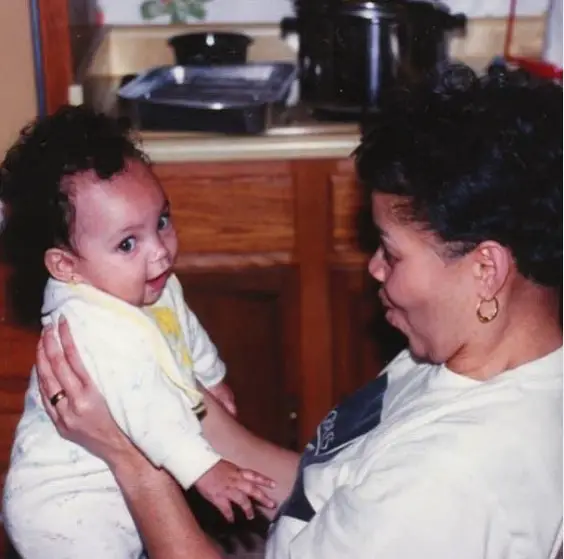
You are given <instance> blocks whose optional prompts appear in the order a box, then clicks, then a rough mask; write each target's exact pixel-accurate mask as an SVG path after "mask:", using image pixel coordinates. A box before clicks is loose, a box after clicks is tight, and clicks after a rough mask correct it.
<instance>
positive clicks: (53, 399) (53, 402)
mask: <svg viewBox="0 0 564 559" xmlns="http://www.w3.org/2000/svg"><path fill="white" fill-rule="evenodd" d="M66 397H67V393H66V392H65V391H64V390H59V392H57V393H55V394H53V396H51V398H49V402H51V405H52V406H53V407H54V406H56V405H57V404H58V403H59V402H60V401H61V400H62V399H63V398H66Z"/></svg>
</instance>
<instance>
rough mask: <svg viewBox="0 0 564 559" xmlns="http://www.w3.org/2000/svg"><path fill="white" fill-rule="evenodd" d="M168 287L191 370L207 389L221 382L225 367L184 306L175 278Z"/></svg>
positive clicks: (197, 321)
mask: <svg viewBox="0 0 564 559" xmlns="http://www.w3.org/2000/svg"><path fill="white" fill-rule="evenodd" d="M169 286H170V288H171V293H172V297H173V300H174V306H175V310H176V312H177V313H178V316H179V318H180V320H181V322H182V329H183V331H184V334H185V341H186V344H187V346H188V350H189V352H190V358H191V359H192V369H193V371H194V374H195V376H196V378H197V379H198V381H199V382H200V383H201V384H202V385H203V386H204V387H205V388H208V389H209V388H211V387H213V386H216V385H218V384H219V383H220V382H222V381H223V379H224V377H225V365H224V363H223V361H222V360H221V359H220V357H219V354H218V352H217V348H216V347H215V345H214V343H213V342H212V341H211V340H210V337H209V336H208V333H207V332H206V330H205V328H204V327H203V326H202V325H201V324H200V321H199V320H198V317H197V316H196V315H195V314H194V313H193V312H192V311H191V310H190V309H189V308H188V305H186V302H185V301H184V294H183V292H182V286H181V285H180V282H179V281H178V278H177V277H176V276H171V278H170V279H169Z"/></svg>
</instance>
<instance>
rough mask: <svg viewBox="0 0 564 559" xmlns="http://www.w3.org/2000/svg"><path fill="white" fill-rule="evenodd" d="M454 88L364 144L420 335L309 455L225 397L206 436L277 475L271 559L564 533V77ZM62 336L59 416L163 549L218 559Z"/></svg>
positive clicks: (406, 313) (360, 165) (395, 307)
mask: <svg viewBox="0 0 564 559" xmlns="http://www.w3.org/2000/svg"><path fill="white" fill-rule="evenodd" d="M438 83H439V85H435V87H433V88H431V87H422V88H421V89H420V90H417V91H412V92H411V93H405V94H402V95H398V97H396V99H395V101H394V103H393V104H390V105H389V106H388V107H387V108H386V110H385V111H383V112H382V114H381V115H380V116H379V117H378V122H377V123H376V126H375V128H374V130H373V131H372V132H371V133H370V134H369V135H367V136H366V137H365V138H364V139H363V141H362V145H361V147H360V148H359V150H358V151H357V154H356V158H357V170H358V174H359V177H360V180H361V182H362V184H363V185H364V187H365V188H366V190H367V193H368V194H370V197H371V202H372V214H373V219H374V223H375V225H376V227H377V229H378V231H379V232H380V236H381V243H380V246H379V247H378V249H377V250H376V252H375V254H374V255H373V257H372V259H371V260H370V264H369V270H370V273H371V274H372V276H373V277H374V278H375V279H376V280H377V281H378V282H380V283H381V289H380V298H381V300H382V303H383V305H384V307H385V308H386V309H387V311H386V318H387V320H388V321H389V322H390V323H391V324H392V325H393V326H395V327H396V328H398V329H399V330H400V331H401V332H402V333H403V334H405V336H406V337H407V339H408V341H409V349H408V350H405V351H403V352H402V353H400V354H399V355H398V356H397V357H396V358H395V359H394V360H393V361H392V362H391V363H390V364H389V365H388V366H387V367H386V369H385V370H384V371H383V372H382V373H381V374H380V375H378V376H377V377H376V378H375V379H374V380H373V381H372V382H370V383H369V384H368V385H367V386H366V387H365V388H364V389H362V390H360V391H359V392H357V393H356V394H354V395H352V396H351V397H350V398H349V399H347V400H346V401H345V402H343V404H341V406H339V407H337V408H336V409H335V410H333V411H331V412H330V413H329V414H328V415H327V417H326V418H325V420H324V421H323V422H322V423H321V424H320V426H319V428H318V430H317V436H316V437H315V439H314V440H313V441H312V443H310V444H309V445H308V446H307V447H306V449H305V451H304V454H303V456H302V458H301V460H300V462H299V465H298V466H297V467H296V460H295V458H294V457H293V456H292V455H291V454H290V453H287V452H285V451H282V450H280V449H277V448H276V447H273V446H272V445H269V444H268V443H265V442H264V441H261V440H259V439H257V438H256V437H254V436H253V435H251V434H250V433H248V432H247V431H245V430H244V429H242V428H241V427H240V426H238V425H237V424H236V423H235V422H234V420H232V419H231V418H229V417H228V416H227V414H225V413H222V411H221V409H219V407H218V406H217V405H215V404H214V402H213V400H212V399H211V398H209V399H208V400H209V401H208V416H207V417H206V418H205V419H204V421H203V428H204V432H205V433H206V437H207V438H208V440H209V441H211V442H212V444H213V445H217V447H218V450H219V452H221V453H222V454H223V455H224V456H227V457H229V459H231V460H232V461H234V462H237V463H240V464H242V465H245V466H249V467H252V468H254V469H256V470H258V471H262V472H264V473H265V474H267V475H270V476H271V477H272V478H273V479H276V480H277V481H278V485H277V489H276V490H277V495H275V496H276V497H278V499H279V500H280V502H282V505H281V506H280V507H279V509H278V513H277V517H276V519H275V521H274V523H273V525H272V529H271V532H270V536H269V541H268V548H267V557H268V558H270V559H287V558H292V559H294V558H298V559H313V558H314V557H315V558H318V557H322V558H323V559H334V558H335V559H337V558H349V557H362V558H368V557H374V558H378V559H397V558H402V559H403V558H405V559H409V558H411V557H423V558H431V557H432V558H433V559H452V558H453V557H456V558H457V559H478V558H481V559H500V558H507V559H517V558H525V557H527V558H537V557H538V558H542V559H545V558H547V557H551V556H552V554H553V553H554V551H555V550H556V549H557V548H558V547H559V540H560V538H561V526H562V329H561V317H560V293H561V285H562V174H561V173H562V128H561V124H560V123H561V121H562V89H561V87H559V86H557V85H555V84H552V83H546V82H535V81H534V80H532V79H529V78H527V77H526V76H525V75H523V74H522V73H519V72H510V71H508V70H506V69H499V68H497V69H495V70H493V69H492V70H491V72H490V74H489V75H488V76H486V77H484V78H481V79H477V78H476V76H474V74H473V73H472V72H471V71H470V70H469V69H468V68H466V67H451V68H447V69H446V71H445V72H444V73H443V74H442V75H441V76H440V80H439V82H438ZM61 335H62V339H63V342H64V345H65V347H66V355H67V358H66V359H65V357H64V354H63V353H61V352H60V350H59V349H58V347H57V344H56V342H55V339H54V335H53V333H52V332H48V333H46V335H45V336H44V339H43V345H42V346H40V349H39V358H38V363H39V365H40V367H39V368H40V378H41V382H42V391H43V397H44V403H45V405H46V407H47V409H48V411H49V413H50V415H51V418H52V419H53V421H54V422H55V424H56V425H57V426H58V428H59V429H60V430H61V432H62V433H63V435H64V436H66V437H68V438H71V439H73V440H75V441H76V442H78V444H81V445H84V446H85V447H86V448H88V449H89V450H91V451H92V452H94V453H95V454H97V455H99V456H100V457H101V458H102V459H104V460H105V461H106V462H107V463H108V464H109V465H110V466H111V468H112V471H113V472H114V474H115V476H116V478H117V480H118V482H119V484H120V486H121V488H122V491H123V493H124V496H125V498H126V500H127V502H128V505H129V507H130V509H131V512H132V514H133V516H134V517H135V518H136V521H137V523H138V526H139V530H140V532H141V533H142V535H143V537H144V539H145V542H146V544H147V547H148V551H149V554H150V555H151V557H153V558H159V557H167V558H168V559H171V558H174V557H189V556H194V557H208V556H209V557H215V555H214V553H215V552H214V550H213V549H212V548H208V549H206V545H208V544H207V543H206V542H205V540H204V539H202V537H201V535H199V532H198V530H197V528H196V527H195V526H194V522H193V520H192V518H191V517H190V515H189V512H188V511H187V509H186V507H185V506H184V505H183V502H182V497H181V495H180V492H179V490H178V489H177V488H176V487H175V486H174V484H172V483H171V482H170V480H169V479H168V478H166V476H165V475H164V474H163V473H162V472H157V471H154V470H153V469H152V467H151V466H150V465H149V464H148V462H147V461H146V460H145V459H144V458H143V457H142V456H141V455H140V454H139V453H138V452H137V451H136V450H135V448H134V447H133V446H132V445H131V444H130V443H129V442H128V441H127V439H126V438H125V437H124V436H123V435H122V434H121V433H120V432H119V430H118V429H117V427H116V426H115V424H114V423H113V422H112V421H111V419H110V418H109V414H108V413H107V411H105V409H104V404H103V402H102V401H101V399H100V397H99V395H98V393H97V391H96V389H95V388H94V387H93V386H92V384H91V382H90V381H89V379H88V375H87V373H86V372H85V371H84V370H83V368H82V365H81V363H80V361H79V359H78V357H77V355H76V353H75V350H74V348H73V346H72V340H71V338H70V334H69V332H68V331H66V330H65V328H62V330H61ZM45 352H46V353H47V358H46V357H45ZM61 388H62V389H64V390H65V392H66V398H65V399H63V400H61V401H59V402H58V403H57V405H56V406H51V405H50V403H49V398H50V397H51V396H52V395H53V394H55V393H57V392H58V391H59V390H60V389H61ZM241 458H244V460H241ZM157 492H158V495H159V496H158V499H154V498H153V496H154V495H155V494H156V493H157ZM149 502H150V503H151V506H152V507H153V506H154V507H156V508H154V509H153V510H149V507H148V506H147V503H149ZM199 544H201V545H202V546H203V547H202V548H201V549H199V550H197V551H193V550H195V549H196V548H195V546H196V545H199ZM191 546H192V547H191ZM190 552H192V553H193V555H190ZM206 552H207V553H208V555H205V553H206ZM175 554H176V555H175Z"/></svg>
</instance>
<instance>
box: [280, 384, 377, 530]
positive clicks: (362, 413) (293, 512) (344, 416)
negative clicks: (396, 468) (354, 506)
mask: <svg viewBox="0 0 564 559" xmlns="http://www.w3.org/2000/svg"><path fill="white" fill-rule="evenodd" d="M387 386H388V377H387V375H386V374H383V375H380V376H379V377H378V378H376V379H374V380H373V381H371V382H369V383H368V384H367V385H366V386H364V387H363V388H361V389H360V390H358V391H357V392H355V393H354V394H352V395H351V396H349V397H348V398H346V399H345V400H344V401H343V402H342V403H341V404H340V405H338V406H337V407H336V408H334V409H333V410H331V411H330V412H329V413H328V414H327V415H326V416H325V419H324V420H323V421H322V422H321V423H320V424H319V426H318V427H317V433H316V436H315V437H314V438H313V440H312V441H311V442H310V443H308V445H307V446H306V449H305V451H304V453H303V455H302V457H301V460H300V463H299V466H298V476H297V478H296V481H295V483H294V487H293V489H292V492H291V493H290V496H289V497H288V499H286V501H285V502H284V503H283V504H282V505H281V506H280V509H279V510H278V514H277V516H276V519H275V522H276V520H277V519H278V518H280V517H281V516H289V517H292V518H297V519H299V520H303V521H304V522H309V521H310V520H311V519H312V518H313V516H314V515H315V511H314V510H313V508H312V506H311V504H310V502H309V501H308V500H307V497H306V495H305V491H304V471H305V469H306V468H307V467H308V466H310V465H311V464H320V463H323V462H327V461H329V460H331V459H332V458H333V457H334V456H336V455H337V454H339V452H341V450H343V449H344V448H347V447H348V446H349V445H350V444H351V443H353V442H354V440H355V439H357V438H358V437H360V436H362V435H365V434H366V433H368V432H369V431H371V430H372V429H374V428H375V427H377V426H378V424H379V423H380V418H381V415H382V400H383V397H384V393H385V392H386V388H387Z"/></svg>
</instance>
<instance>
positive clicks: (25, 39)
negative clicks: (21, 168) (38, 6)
mask: <svg viewBox="0 0 564 559" xmlns="http://www.w3.org/2000/svg"><path fill="white" fill-rule="evenodd" d="M35 97H36V96H35V80H34V74H33V49H32V44H31V30H30V18H29V6H28V2H27V1H26V0H0V157H1V156H3V154H4V152H5V151H6V148H7V147H8V146H9V145H10V144H11V143H12V142H13V141H14V139H15V138H16V135H17V133H18V131H19V130H20V128H21V127H22V126H23V125H24V124H25V123H26V122H27V121H28V120H30V119H32V118H33V117H34V116H35V114H36V110H37V109H36V101H35Z"/></svg>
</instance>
